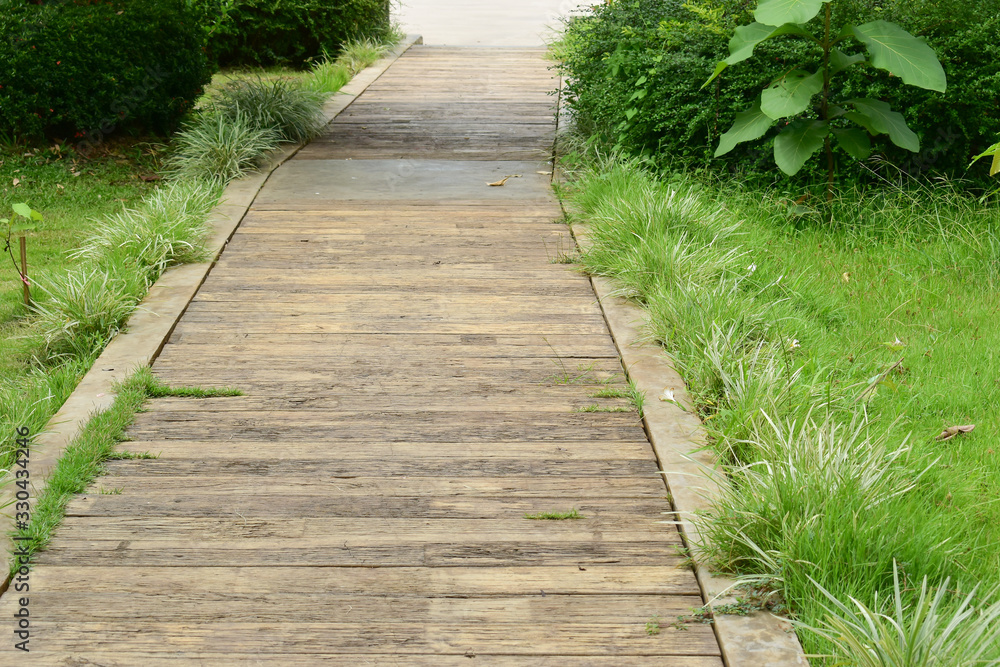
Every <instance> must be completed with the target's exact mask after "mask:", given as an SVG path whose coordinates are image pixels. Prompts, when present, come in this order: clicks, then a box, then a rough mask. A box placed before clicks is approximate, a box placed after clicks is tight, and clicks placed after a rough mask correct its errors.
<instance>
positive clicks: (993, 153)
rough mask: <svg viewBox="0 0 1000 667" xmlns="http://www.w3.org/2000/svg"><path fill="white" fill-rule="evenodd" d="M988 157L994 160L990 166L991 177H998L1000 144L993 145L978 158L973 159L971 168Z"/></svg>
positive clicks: (999, 171)
mask: <svg viewBox="0 0 1000 667" xmlns="http://www.w3.org/2000/svg"><path fill="white" fill-rule="evenodd" d="M986 157H992V158H993V164H992V165H990V176H996V175H997V174H998V173H1000V143H996V144H993V145H992V146H990V147H989V148H987V149H986V150H985V151H983V152H982V153H980V154H979V155H977V156H976V157H974V158H972V163H971V164H970V165H969V166H972V165H973V164H975V163H976V162H979V161H980V160H982V159H983V158H986Z"/></svg>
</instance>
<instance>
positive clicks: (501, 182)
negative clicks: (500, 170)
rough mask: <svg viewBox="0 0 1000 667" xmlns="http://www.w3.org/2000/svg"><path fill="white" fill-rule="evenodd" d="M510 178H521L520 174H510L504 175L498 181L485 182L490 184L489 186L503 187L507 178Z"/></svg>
mask: <svg viewBox="0 0 1000 667" xmlns="http://www.w3.org/2000/svg"><path fill="white" fill-rule="evenodd" d="M511 178H521V174H511V175H510V176H504V177H503V178H501V179H500V180H499V181H496V182H494V183H487V184H486V185H488V186H490V187H491V188H499V187H503V186H504V185H506V184H507V180H508V179H511Z"/></svg>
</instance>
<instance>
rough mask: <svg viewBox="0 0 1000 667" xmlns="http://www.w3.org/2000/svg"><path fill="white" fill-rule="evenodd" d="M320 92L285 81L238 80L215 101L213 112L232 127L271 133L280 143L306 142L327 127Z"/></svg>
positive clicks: (228, 86)
mask: <svg viewBox="0 0 1000 667" xmlns="http://www.w3.org/2000/svg"><path fill="white" fill-rule="evenodd" d="M325 97H326V96H325V95H324V94H323V93H320V92H317V91H314V90H311V89H309V88H308V87H306V86H303V85H301V84H299V83H297V82H293V81H289V80H287V79H276V80H266V79H263V78H256V79H237V80H236V81H232V82H230V83H229V84H228V85H227V86H226V87H225V88H224V89H223V90H222V92H221V93H220V95H219V97H218V98H217V99H216V101H215V113H217V114H218V115H219V116H220V117H222V118H225V119H227V120H230V121H232V122H233V123H234V124H235V123H239V122H245V123H246V125H248V126H249V127H251V128H255V129H257V130H260V131H267V130H271V131H274V132H276V133H277V135H278V137H279V139H280V140H281V141H291V142H296V143H297V142H301V141H308V140H309V139H312V138H313V137H315V136H316V135H318V134H319V133H320V131H321V130H322V129H323V126H324V125H325V124H326V118H325V116H324V115H323V101H324V99H325Z"/></svg>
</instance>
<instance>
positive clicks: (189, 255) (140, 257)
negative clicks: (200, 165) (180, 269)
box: [71, 181, 220, 284]
mask: <svg viewBox="0 0 1000 667" xmlns="http://www.w3.org/2000/svg"><path fill="white" fill-rule="evenodd" d="M219 194H220V193H219V189H218V187H217V186H216V185H215V184H213V183H212V182H211V181H177V182H173V183H170V184H168V185H167V186H165V187H163V188H161V189H159V190H156V191H155V192H154V193H153V194H151V195H150V196H149V197H148V198H147V199H146V200H145V201H144V202H143V203H142V205H141V206H139V207H138V208H135V209H129V208H126V209H123V210H122V211H120V212H118V213H115V214H114V215H111V216H109V217H108V218H106V219H104V220H101V221H99V222H98V223H97V225H96V226H95V228H94V232H93V234H92V235H91V236H90V237H89V238H88V239H86V240H85V241H84V242H83V244H82V245H81V247H80V248H79V249H78V250H76V251H75V252H74V253H72V255H71V256H72V257H74V258H76V259H89V260H92V261H93V262H95V263H96V264H98V265H101V266H105V267H108V268H111V267H115V266H118V267H130V268H133V269H136V270H138V271H139V272H141V273H142V274H143V275H144V276H145V279H146V282H147V283H148V284H152V283H153V282H155V281H156V279H157V278H159V277H160V275H161V274H162V273H163V272H164V271H165V270H167V269H168V268H170V267H171V266H175V265H178V264H188V263H191V262H198V261H202V260H203V259H204V258H205V240H206V237H207V235H208V226H207V225H206V219H207V216H208V213H209V211H211V210H212V207H213V206H215V204H216V202H217V201H218V199H219Z"/></svg>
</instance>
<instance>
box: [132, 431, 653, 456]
mask: <svg viewBox="0 0 1000 667" xmlns="http://www.w3.org/2000/svg"><path fill="white" fill-rule="evenodd" d="M119 450H120V451H123V452H135V453H143V452H149V453H150V454H152V455H155V456H156V457H157V458H159V459H161V460H166V459H177V458H179V459H190V458H191V456H192V452H198V453H199V455H200V456H201V457H205V456H207V455H208V454H210V455H211V458H212V459H215V460H220V459H240V460H246V461H249V460H261V459H264V460H267V459H271V458H273V457H274V446H273V444H272V443H270V442H259V441H247V440H237V439H235V438H234V439H229V438H228V437H226V438H221V439H217V440H162V439H159V440H152V439H144V440H132V441H129V442H125V443H122V444H121V445H120V446H119ZM281 451H282V453H283V454H284V456H286V457H288V458H290V459H299V460H302V459H312V460H315V459H321V458H336V459H338V460H344V456H345V454H344V451H343V449H342V448H331V447H330V444H329V443H320V442H309V441H305V442H283V443H281ZM364 451H365V453H366V454H368V455H369V456H370V457H371V458H379V457H380V458H387V457H393V456H395V457H408V456H409V457H418V456H420V457H426V456H428V455H430V454H433V456H434V457H435V458H438V459H447V458H452V459H463V458H477V459H480V460H483V459H493V458H503V459H518V458H523V459H529V460H534V461H538V460H565V461H595V460H596V461H601V460H608V461H623V460H637V461H649V456H650V448H649V444H648V443H646V442H638V441H636V442H614V443H608V442H601V443H595V442H587V443H577V442H571V443H568V442H559V443H552V442H507V443H504V445H503V448H502V449H501V448H498V447H497V446H496V444H495V443H491V442H454V443H433V444H432V443H426V442H419V443H409V442H393V443H379V442H373V443H366V444H365V446H364Z"/></svg>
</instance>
